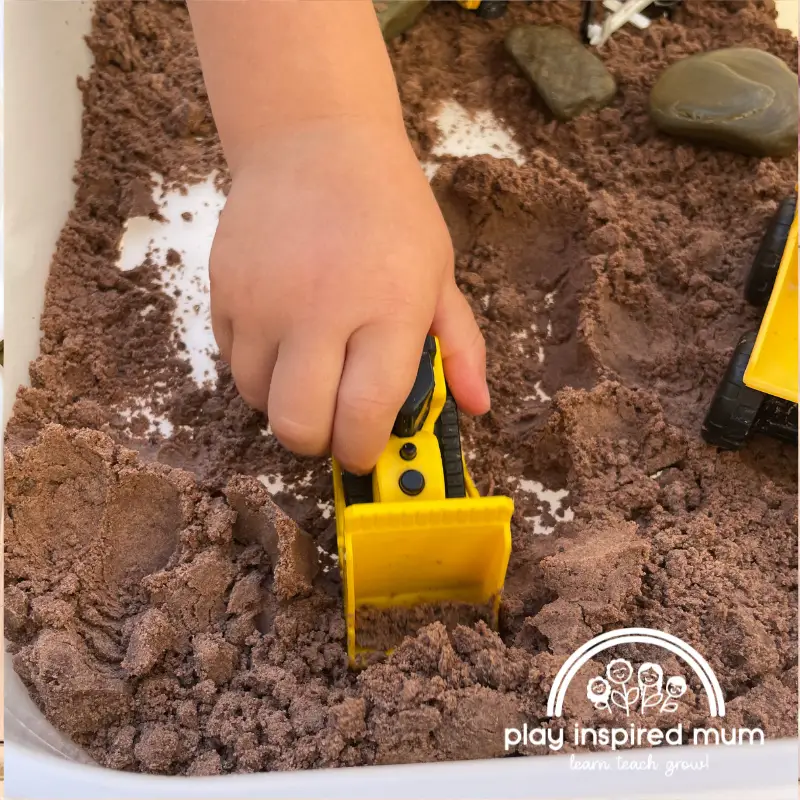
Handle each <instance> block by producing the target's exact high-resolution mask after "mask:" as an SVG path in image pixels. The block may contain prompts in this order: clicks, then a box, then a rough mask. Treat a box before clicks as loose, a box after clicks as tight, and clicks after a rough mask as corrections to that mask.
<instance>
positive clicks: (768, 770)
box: [3, 0, 797, 800]
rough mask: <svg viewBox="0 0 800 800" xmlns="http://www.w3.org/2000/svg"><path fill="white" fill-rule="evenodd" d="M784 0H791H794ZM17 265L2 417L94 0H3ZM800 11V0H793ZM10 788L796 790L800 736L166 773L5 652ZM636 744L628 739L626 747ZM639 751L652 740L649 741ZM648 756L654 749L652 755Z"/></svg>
mask: <svg viewBox="0 0 800 800" xmlns="http://www.w3.org/2000/svg"><path fill="white" fill-rule="evenodd" d="M785 3H786V0H782V4H784V5H785ZM5 13H6V19H5V54H4V57H5V62H4V63H5V76H6V77H5V86H6V96H5V103H6V108H5V114H4V117H5V120H6V134H5V141H6V151H5V167H6V175H5V179H6V184H5V206H6V208H5V221H6V227H5V265H6V267H5V269H6V281H7V290H6V293H5V297H6V300H7V303H6V315H7V318H6V322H5V329H6V331H5V334H6V338H7V339H8V344H7V346H6V348H5V351H6V367H5V375H4V403H3V424H4V425H5V422H6V420H7V418H8V415H9V413H10V411H11V405H12V402H13V397H14V394H15V392H16V389H17V387H18V386H19V385H21V384H25V383H27V381H28V374H27V369H28V363H29V361H30V360H31V359H33V358H34V357H35V356H36V353H37V348H38V341H39V330H38V325H39V315H40V312H41V305H42V298H43V291H44V283H45V280H46V277H47V272H48V267H49V262H50V258H51V254H52V252H53V249H54V246H55V242H56V238H57V236H58V233H59V231H60V229H61V226H62V225H63V223H64V221H65V219H66V216H67V213H68V211H69V209H70V206H71V204H72V198H73V184H72V182H71V179H72V170H73V163H74V160H75V159H76V158H77V156H78V153H79V148H80V115H81V101H80V95H79V93H78V90H77V88H76V85H75V77H76V75H78V74H86V72H87V70H88V68H89V64H90V60H89V53H88V50H87V49H86V47H85V44H84V42H83V36H84V34H85V33H86V32H87V31H88V28H89V22H90V15H91V4H90V3H89V2H87V0H11V1H10V2H6V3H5ZM789 15H790V18H796V3H792V8H791V9H789ZM5 688H6V694H5V714H6V717H5V739H6V748H5V756H6V760H7V769H6V781H5V789H6V792H7V796H8V797H11V798H80V799H81V800H88V799H89V798H186V799H187V800H188V799H189V798H191V799H192V800H200V798H268V797H296V798H367V797H387V798H402V797H428V798H491V797H505V798H522V797H529V798H553V799H555V798H576V799H579V798H586V800H591V799H592V798H595V799H596V800H599V798H614V800H625V798H630V799H631V800H634V799H635V800H644V798H658V797H663V798H667V797H668V798H670V799H671V800H676V798H696V799H697V800H701V799H702V800H712V798H717V799H718V800H739V799H740V798H753V800H777V799H778V798H781V800H782V799H783V798H786V799H787V800H788V798H796V797H797V743H796V741H795V740H789V741H784V742H771V743H769V744H766V745H764V746H763V747H747V748H738V747H737V748H725V747H718V748H706V749H702V750H700V749H698V750H690V749H689V748H681V752H680V753H679V754H678V753H677V752H676V751H673V754H672V757H685V758H687V759H700V758H704V757H705V754H706V753H708V754H709V759H710V760H709V765H710V766H709V769H708V770H705V771H702V772H688V771H687V772H677V773H675V774H674V775H673V776H672V777H670V778H667V777H665V776H664V775H663V774H655V773H653V772H647V771H645V772H626V771H619V770H618V769H616V758H617V756H616V755H615V754H606V755H596V756H594V758H595V760H599V759H601V758H602V759H604V760H606V761H608V762H609V764H610V765H611V768H610V769H608V770H607V771H599V770H594V771H592V772H586V771H579V770H576V769H574V768H573V767H572V765H571V763H570V757H569V756H548V757H546V758H545V757H535V756H534V757H529V758H514V759H504V760H491V761H477V762H476V761H472V762H456V763H450V764H435V765H413V766H402V767H369V768H352V769H338V770H319V771H313V772H294V773H268V774H257V775H237V776H223V777H216V778H166V777H150V776H144V775H132V774H127V773H121V772H115V771H112V770H106V769H103V768H100V767H98V766H96V765H94V764H92V763H91V762H90V760H89V759H88V758H87V757H86V756H85V754H83V753H82V752H81V751H80V750H79V749H78V748H76V747H75V746H74V745H72V744H71V743H70V742H69V741H67V740H66V739H65V738H64V737H62V736H61V735H60V734H59V733H58V732H57V731H55V730H54V729H53V728H52V727H51V726H50V725H49V724H48V723H47V721H46V720H45V719H44V718H43V716H42V715H41V714H40V712H39V711H38V709H37V708H36V706H35V705H34V704H33V702H32V701H31V699H30V697H29V695H28V693H27V691H26V690H25V687H24V686H23V685H22V683H21V682H20V680H19V679H18V678H17V676H16V675H15V674H14V672H13V669H12V667H11V664H10V658H9V656H8V655H7V654H6V656H5ZM632 755H633V753H631V751H628V752H627V754H626V756H627V757H631V756H632ZM640 757H641V754H640ZM646 757H647V751H645V753H644V758H645V759H646Z"/></svg>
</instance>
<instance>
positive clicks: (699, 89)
mask: <svg viewBox="0 0 800 800" xmlns="http://www.w3.org/2000/svg"><path fill="white" fill-rule="evenodd" d="M650 115H651V117H652V118H653V121H654V122H655V124H656V125H657V126H658V127H659V128H660V129H661V130H662V131H664V132H665V133H669V134H673V135H675V136H685V137H687V138H690V139H694V140H698V141H702V142H711V143H712V144H717V145H721V146H723V147H726V148H728V149H731V150H737V151H739V152H742V153H746V154H748V155H757V156H785V155H791V154H792V153H794V152H795V147H796V146H797V75H795V74H794V73H793V72H792V71H791V70H790V69H789V67H788V66H786V64H785V63H784V62H783V61H781V60H780V59H779V58H776V57H775V56H773V55H771V54H770V53H765V52H764V51H763V50H756V49H754V48H750V47H731V48H726V49H724V50H714V51H712V52H710V53H698V54H697V55H694V56H689V57H688V58H684V59H682V60H680V61H676V62H675V63H674V64H672V65H671V66H670V67H668V68H667V69H666V70H665V71H664V73H663V74H662V75H661V77H660V78H659V79H658V81H657V82H656V85H655V86H654V87H653V90H652V92H651V93H650Z"/></svg>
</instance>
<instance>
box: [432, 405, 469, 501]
mask: <svg viewBox="0 0 800 800" xmlns="http://www.w3.org/2000/svg"><path fill="white" fill-rule="evenodd" d="M434 431H435V433H436V438H437V439H438V440H439V449H440V450H441V453H442V467H443V469H444V489H445V497H466V496H467V484H466V480H465V478H464V461H463V459H462V457H461V432H460V430H459V424H458V407H457V406H456V401H455V400H454V399H453V398H452V396H451V395H450V393H449V392H448V393H447V400H445V403H444V408H442V413H441V414H440V415H439V419H438V420H436V425H434Z"/></svg>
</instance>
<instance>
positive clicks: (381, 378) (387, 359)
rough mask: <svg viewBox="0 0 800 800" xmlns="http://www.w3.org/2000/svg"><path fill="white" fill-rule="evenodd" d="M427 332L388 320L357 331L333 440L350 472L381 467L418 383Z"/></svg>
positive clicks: (344, 376)
mask: <svg viewBox="0 0 800 800" xmlns="http://www.w3.org/2000/svg"><path fill="white" fill-rule="evenodd" d="M426 333H427V331H424V330H423V331H421V332H420V331H418V330H415V329H414V328H412V327H410V326H404V325H398V324H397V323H396V321H388V320H387V321H386V322H381V323H373V324H370V325H366V326H364V327H362V328H359V329H358V330H357V331H356V332H355V333H353V334H352V335H351V337H350V339H349V341H348V343H347V355H346V358H345V363H344V370H343V372H342V375H341V382H340V383H339V391H338V396H337V399H336V413H335V417H334V421H333V438H332V451H333V455H334V457H335V458H336V459H337V460H338V461H339V463H341V465H342V466H343V467H344V468H345V469H346V470H348V471H350V472H354V473H357V474H366V473H367V472H369V471H370V470H371V469H372V468H373V467H374V466H375V463H376V462H377V460H378V456H380V454H381V452H382V451H383V449H384V448H385V447H386V443H387V442H388V441H389V436H390V435H391V432H392V427H393V426H394V421H395V419H396V417H397V412H398V411H399V410H400V407H401V406H402V405H403V403H404V402H405V400H406V398H407V397H408V394H409V392H410V391H411V387H412V386H413V385H414V379H415V378H416V375H417V370H418V368H419V360H420V356H421V355H422V347H423V344H424V342H425V334H426Z"/></svg>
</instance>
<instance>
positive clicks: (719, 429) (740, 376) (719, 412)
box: [702, 331, 765, 450]
mask: <svg viewBox="0 0 800 800" xmlns="http://www.w3.org/2000/svg"><path fill="white" fill-rule="evenodd" d="M757 335H758V334H757V333H756V332H755V331H753V332H751V333H746V334H745V335H744V336H742V338H741V339H739V342H738V344H737V345H736V349H735V350H734V351H733V356H732V357H731V360H730V362H729V363H728V368H727V369H726V370H725V375H724V376H723V378H722V380H721V381H720V384H719V386H718V387H717V391H716V394H715V395H714V399H713V400H712V401H711V405H710V406H709V409H708V413H707V414H706V418H705V421H704V422H703V427H702V435H703V438H704V439H705V440H706V442H708V443H709V444H712V445H715V446H716V447H721V448H723V449H725V450H738V449H739V448H741V447H742V446H743V445H744V443H745V442H746V441H747V437H748V436H749V435H750V433H751V432H752V431H753V429H754V427H755V425H756V420H757V418H758V412H759V410H760V409H761V405H762V403H763V402H764V398H765V395H764V393H763V392H759V391H758V390H756V389H751V388H750V387H749V386H745V384H744V373H745V370H746V369H747V362H748V361H749V360H750V356H751V354H752V352H753V347H754V345H755V343H756V336H757Z"/></svg>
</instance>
